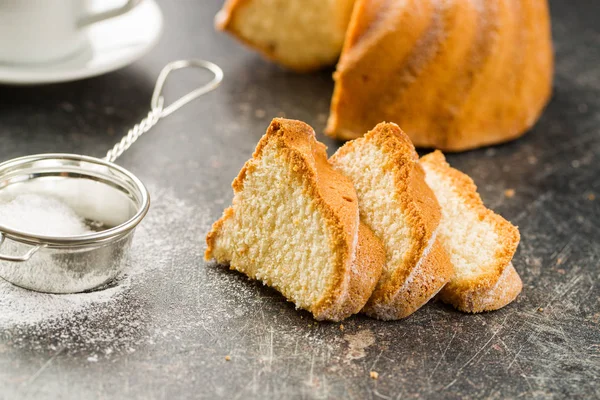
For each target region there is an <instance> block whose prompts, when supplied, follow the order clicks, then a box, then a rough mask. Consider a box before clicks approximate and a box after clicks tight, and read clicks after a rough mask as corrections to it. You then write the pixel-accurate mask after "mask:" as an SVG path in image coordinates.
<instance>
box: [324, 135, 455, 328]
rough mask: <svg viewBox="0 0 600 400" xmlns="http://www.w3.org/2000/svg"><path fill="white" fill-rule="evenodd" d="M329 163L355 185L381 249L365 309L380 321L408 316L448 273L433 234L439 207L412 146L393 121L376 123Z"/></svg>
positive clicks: (447, 263) (449, 268)
mask: <svg viewBox="0 0 600 400" xmlns="http://www.w3.org/2000/svg"><path fill="white" fill-rule="evenodd" d="M330 162H331V163H332V164H333V166H334V168H335V169H336V170H338V171H340V172H342V173H343V174H344V175H346V176H347V177H349V178H350V180H351V181H352V183H353V184H354V187H355V188H356V191H357V194H358V205H359V210H360V218H361V221H363V222H364V223H365V224H366V225H367V226H368V227H369V228H371V229H372V230H373V231H374V232H375V235H376V236H377V237H378V238H380V239H381V240H382V242H383V244H384V247H385V251H386V264H385V267H384V269H383V273H382V275H381V278H380V280H379V283H378V285H377V287H376V289H375V292H374V293H373V294H372V295H371V298H370V299H369V302H368V303H367V305H366V307H365V309H364V311H365V312H366V313H367V314H368V315H369V316H372V317H376V318H380V319H384V320H392V319H399V318H404V317H407V316H409V315H410V314H412V313H413V312H414V311H416V310H417V309H418V308H420V307H421V306H422V305H424V304H425V303H427V302H428V301H429V299H431V298H432V297H433V296H435V295H436V294H437V293H438V292H439V291H440V289H441V288H442V287H443V286H444V285H445V284H446V282H448V281H449V280H450V278H451V277H452V274H453V269H452V265H451V264H450V260H449V259H448V256H447V254H446V252H445V250H444V248H443V247H442V244H441V240H440V238H439V235H438V234H437V232H438V225H439V223H440V218H441V214H440V206H439V204H438V202H437V200H436V198H435V195H434V194H433V192H432V191H431V189H430V188H429V187H428V186H427V184H426V183H425V173H424V172H423V169H422V168H421V166H420V165H419V157H418V155H417V153H416V151H415V148H414V146H413V144H412V143H411V141H410V139H409V138H408V136H406V134H405V133H404V132H402V130H400V128H399V127H398V126H397V125H395V124H390V123H381V124H379V125H377V126H376V127H375V129H373V130H372V131H370V132H368V133H367V134H366V135H365V136H364V137H363V138H361V139H357V140H354V141H351V142H348V143H346V144H345V145H344V146H343V147H341V148H340V149H339V150H338V151H337V152H336V153H335V154H334V155H333V156H332V157H331V159H330Z"/></svg>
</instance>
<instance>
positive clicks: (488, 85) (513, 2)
mask: <svg viewBox="0 0 600 400" xmlns="http://www.w3.org/2000/svg"><path fill="white" fill-rule="evenodd" d="M553 64H554V60H553V50H552V38H551V31H550V18H549V10H548V4H547V0H506V1H505V0H490V1H483V2H482V1H475V0H464V1H463V0H460V1H459V0H450V1H446V2H443V1H440V0H406V1H403V2H398V1H396V0H357V2H356V3H355V6H354V10H353V14H352V18H351V21H350V24H349V27H348V31H347V33H346V38H345V43H344V48H343V50H342V55H341V57H340V61H339V63H338V66H337V70H336V72H335V75H334V77H335V81H336V85H335V90H334V95H333V98H332V102H331V115H330V117H329V121H328V124H327V128H326V133H327V134H329V135H330V136H332V137H335V138H339V139H343V140H349V139H354V138H357V137H360V136H362V134H363V133H364V132H366V131H367V130H368V129H370V128H371V127H372V126H374V125H375V124H376V123H378V122H380V121H382V120H388V121H392V122H395V123H398V124H399V125H400V126H402V128H403V129H404V130H405V131H406V132H407V133H408V135H409V136H410V138H411V139H412V141H413V142H414V144H415V145H416V146H417V147H434V148H438V149H442V150H445V151H462V150H467V149H472V148H475V147H479V146H484V145H490V144H495V143H500V142H505V141H508V140H512V139H515V138H517V137H519V136H521V135H522V134H524V133H525V132H526V131H527V130H528V129H529V128H531V126H532V125H533V124H534V123H535V122H536V121H537V119H538V118H539V116H540V114H541V112H542V110H543V108H544V107H545V105H546V103H547V102H548V100H549V98H550V95H551V91H552V76H553V68H554V67H553Z"/></svg>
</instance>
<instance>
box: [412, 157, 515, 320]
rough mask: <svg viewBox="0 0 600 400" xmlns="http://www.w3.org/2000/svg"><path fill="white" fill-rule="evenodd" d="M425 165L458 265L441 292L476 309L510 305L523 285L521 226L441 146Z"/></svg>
mask: <svg viewBox="0 0 600 400" xmlns="http://www.w3.org/2000/svg"><path fill="white" fill-rule="evenodd" d="M421 165H423V168H424V169H425V171H426V181H427V183H428V184H429V186H430V187H431V189H433V191H434V193H435V194H436V196H437V198H438V201H439V202H440V205H441V207H442V223H441V225H440V231H439V235H440V237H441V238H442V239H443V243H444V247H445V248H446V251H447V252H448V254H449V256H450V260H451V261H452V264H453V265H454V270H455V276H454V278H453V279H452V280H451V281H450V283H448V284H447V285H446V286H445V287H444V289H442V291H441V292H440V298H441V299H442V301H444V302H446V303H449V304H452V305H453V306H454V307H456V308H458V309H459V310H461V311H466V312H472V313H475V312H481V311H491V310H497V309H499V308H502V307H504V306H505V305H507V304H508V303H510V302H511V301H513V300H514V299H515V298H516V297H517V295H518V294H519V293H520V292H521V288H522V286H523V284H522V282H521V278H520V277H519V274H518V273H517V271H516V270H515V268H514V267H513V265H512V258H513V255H514V254H515V251H516V249H517V246H518V245H519V230H518V229H517V228H516V227H515V226H513V225H512V224H511V223H510V222H508V221H507V220H505V219H504V218H502V217H501V216H499V215H497V214H495V213H494V212H493V211H491V210H489V209H487V208H486V207H485V206H484V205H483V202H482V201H481V198H480V197H479V194H477V187H476V186H475V184H474V183H473V180H472V179H471V178H469V177H468V176H467V175H465V174H463V173H462V172H460V171H458V170H456V169H454V168H452V167H450V165H448V163H447V162H446V159H445V157H444V155H443V154H442V153H441V152H440V151H435V152H433V153H431V154H428V155H426V156H424V157H423V158H421Z"/></svg>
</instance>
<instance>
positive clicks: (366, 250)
mask: <svg viewBox="0 0 600 400" xmlns="http://www.w3.org/2000/svg"><path fill="white" fill-rule="evenodd" d="M232 186H233V190H234V193H235V197H234V199H233V205H232V206H231V207H230V208H228V209H226V210H225V212H224V214H223V217H222V218H221V219H220V220H218V221H217V222H216V223H215V224H214V225H213V227H212V230H211V232H210V233H209V234H208V237H207V244H208V248H207V250H206V255H205V257H206V259H207V260H211V259H215V260H216V261H217V262H218V263H220V264H228V265H229V266H230V268H231V269H234V270H237V271H240V272H242V273H244V274H246V275H248V276H249V277H251V278H254V279H259V280H261V281H262V282H263V283H264V284H266V285H268V286H271V287H273V288H275V289H277V290H278V291H279V292H281V293H282V294H283V295H284V296H285V297H286V298H287V299H288V300H290V301H292V302H293V303H294V304H295V305H296V307H298V308H303V309H306V310H308V311H310V312H311V313H312V314H313V315H314V317H315V319H317V320H333V321H340V320H342V319H344V318H346V317H348V316H350V315H352V314H355V313H357V312H359V311H360V310H361V309H362V308H363V306H364V305H365V303H366V302H367V300H368V299H369V297H370V295H371V293H372V292H373V289H374V288H375V285H376V284H377V281H378V279H379V277H380V275H381V270H382V268H383V264H384V262H385V254H384V250H383V246H382V244H381V242H380V241H379V240H378V239H377V238H376V237H375V236H374V234H373V233H372V232H371V231H370V229H368V228H367V227H366V226H363V225H362V224H360V222H359V217H358V215H359V214H358V201H357V196H356V191H355V190H354V187H353V186H352V182H350V180H349V179H348V178H346V177H345V176H343V175H342V174H341V173H339V172H337V171H335V170H334V169H333V168H332V167H331V165H330V164H329V163H328V161H327V153H326V147H325V145H323V144H322V143H319V142H317V140H316V139H315V133H314V131H313V130H312V128H311V127H310V126H308V125H306V124H305V123H303V122H300V121H293V120H287V119H281V118H277V119H274V120H273V122H272V123H271V125H270V126H269V129H268V130H267V133H266V135H265V136H263V137H262V139H261V140H260V142H259V143H258V146H257V148H256V151H255V153H254V155H253V158H252V159H251V160H249V161H248V162H247V163H246V165H245V166H244V167H243V168H242V170H241V172H240V174H239V176H238V177H237V178H236V179H235V180H234V182H233V185H232Z"/></svg>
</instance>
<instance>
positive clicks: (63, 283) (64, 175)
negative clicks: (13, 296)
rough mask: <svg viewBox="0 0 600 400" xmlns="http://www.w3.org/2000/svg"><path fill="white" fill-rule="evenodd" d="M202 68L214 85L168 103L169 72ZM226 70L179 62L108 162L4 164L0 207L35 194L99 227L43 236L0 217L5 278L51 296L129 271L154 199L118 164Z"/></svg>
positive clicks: (53, 159)
mask: <svg viewBox="0 0 600 400" xmlns="http://www.w3.org/2000/svg"><path fill="white" fill-rule="evenodd" d="M188 67H194V68H202V69H207V70H208V71H210V72H212V73H213V74H214V78H213V79H212V81H210V82H209V83H207V84H206V85H204V86H202V87H200V88H197V89H195V90H193V91H192V92H190V93H188V94H186V95H185V96H183V97H181V98H180V99H178V100H177V101H175V102H174V103H172V104H171V105H169V106H166V107H165V106H164V98H163V95H162V91H163V87H164V85H165V82H166V80H167V77H168V76H169V74H170V73H171V72H172V71H174V70H178V69H182V68H188ZM222 80H223V71H222V70H221V68H219V67H218V66H217V65H215V64H213V63H210V62H207V61H201V60H180V61H175V62H172V63H170V64H168V65H167V66H166V67H165V68H164V69H163V70H162V71H161V73H160V75H159V77H158V80H157V82H156V87H155V89H154V93H153V95H152V101H151V110H150V112H149V113H148V116H147V117H146V118H144V119H143V120H142V121H141V122H140V123H139V124H137V125H135V126H134V127H133V128H132V129H131V130H130V131H129V132H128V133H127V135H125V137H123V139H122V140H121V141H120V142H119V143H117V144H116V145H115V146H114V147H113V148H112V149H111V150H110V151H108V153H107V155H106V156H105V157H104V158H103V159H99V158H94V157H88V156H82V155H75V154H40V155H33V156H26V157H21V158H17V159H14V160H10V161H7V162H4V163H2V164H0V203H2V202H7V201H11V199H14V198H16V197H17V196H22V195H27V194H36V195H41V196H49V197H54V198H58V199H60V200H61V201H62V202H64V203H65V204H67V205H68V206H69V207H70V208H71V209H72V210H73V211H75V212H76V213H77V214H78V215H80V216H81V217H82V218H85V220H86V221H93V223H95V224H98V226H101V227H102V229H98V231H97V232H92V233H89V234H84V235H79V236H64V237H63V236H43V235H39V234H32V233H31V232H27V231H24V230H17V229H15V228H14V227H11V226H4V225H3V222H2V221H1V220H0V277H2V278H4V279H5V280H7V281H9V282H11V283H13V284H15V285H18V286H21V287H24V288H27V289H31V290H36V291H40V292H47V293H77V292H83V291H87V290H91V289H95V288H97V287H99V286H102V285H103V284H105V283H107V282H109V281H110V280H112V279H113V278H115V277H116V276H117V275H118V274H119V272H121V271H122V270H123V268H124V266H125V262H126V256H127V254H128V251H129V249H130V247H131V242H132V239H133V234H134V230H135V228H136V227H137V226H138V224H139V223H140V222H141V221H142V219H143V218H144V217H145V216H146V214H147V212H148V209H149V207H150V196H149V193H148V190H147V189H146V188H145V187H144V185H143V184H142V182H141V181H140V180H139V179H138V178H137V177H136V176H135V175H133V174H132V173H131V172H129V171H127V170H125V169H124V168H121V167H119V166H117V165H116V164H114V162H115V160H116V159H117V158H118V157H119V156H120V155H121V154H123V153H124V152H125V151H126V150H127V149H128V148H129V147H131V145H132V144H133V143H134V142H135V141H136V140H137V139H138V138H139V137H140V136H141V135H143V134H144V133H146V132H148V131H149V130H150V129H151V128H152V127H153V126H154V125H156V124H157V123H158V121H159V120H160V119H162V118H165V117H167V116H169V115H170V114H172V113H173V112H175V111H176V110H177V109H179V108H181V107H182V106H184V105H185V104H187V103H189V102H190V101H192V100H194V99H196V98H198V97H200V96H202V95H203V94H206V93H208V92H210V91H212V90H214V89H215V88H217V87H218V86H219V84H220V83H221V81H222Z"/></svg>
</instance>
